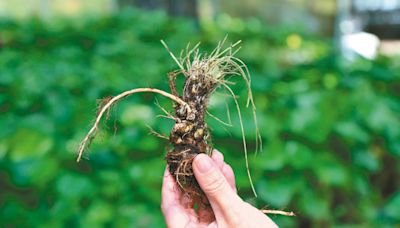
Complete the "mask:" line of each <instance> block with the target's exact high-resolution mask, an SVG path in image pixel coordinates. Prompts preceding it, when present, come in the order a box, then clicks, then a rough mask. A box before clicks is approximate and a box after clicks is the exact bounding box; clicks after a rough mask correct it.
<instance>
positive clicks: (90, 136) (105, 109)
mask: <svg viewBox="0 0 400 228" xmlns="http://www.w3.org/2000/svg"><path fill="white" fill-rule="evenodd" d="M142 92H150V93H158V94H161V95H163V96H164V97H168V98H169V99H171V100H173V101H175V102H176V103H178V104H180V105H183V106H185V107H186V109H187V112H188V113H190V112H192V110H191V109H190V107H189V105H188V104H187V103H186V102H184V101H183V100H182V99H180V98H179V97H177V96H175V95H172V94H170V93H167V92H165V91H162V90H159V89H154V88H138V89H131V90H128V91H125V92H123V93H120V94H118V95H117V96H115V97H113V98H112V99H110V100H108V101H107V103H105V104H104V106H103V107H102V108H101V110H100V111H99V112H98V113H97V116H96V120H95V122H94V124H93V126H92V128H91V129H90V130H89V132H88V133H87V134H86V136H85V138H84V139H83V140H82V142H81V143H80V145H79V149H78V158H77V159H76V161H77V162H79V161H80V160H81V157H82V154H83V151H84V150H85V147H86V145H87V144H88V142H90V141H91V140H92V139H93V137H94V135H95V134H96V132H97V130H98V127H99V123H100V120H101V118H102V117H103V115H104V113H106V112H108V110H109V109H110V108H111V106H112V105H113V104H114V103H115V102H117V101H119V100H120V99H122V98H124V97H127V96H130V95H132V94H134V93H142Z"/></svg>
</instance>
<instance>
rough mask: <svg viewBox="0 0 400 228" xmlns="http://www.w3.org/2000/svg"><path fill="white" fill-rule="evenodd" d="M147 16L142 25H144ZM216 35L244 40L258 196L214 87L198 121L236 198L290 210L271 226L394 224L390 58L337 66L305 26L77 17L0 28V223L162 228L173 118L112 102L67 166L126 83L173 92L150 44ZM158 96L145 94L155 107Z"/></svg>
mask: <svg viewBox="0 0 400 228" xmlns="http://www.w3.org/2000/svg"><path fill="white" fill-rule="evenodd" d="M149 14H150V15H149ZM226 34H229V39H228V40H229V41H231V42H235V41H236V40H239V39H240V40H243V44H242V50H241V51H240V52H239V53H238V56H239V57H240V58H242V59H243V61H244V62H245V63H246V64H247V65H248V67H249V69H250V72H251V75H252V86H253V93H254V97H255V101H256V105H257V107H258V109H257V113H258V119H259V126H260V129H261V134H262V138H263V141H264V147H263V151H261V152H260V153H259V154H258V155H257V156H256V157H255V156H250V165H251V172H252V174H253V176H254V182H255V186H256V189H257V191H258V194H259V197H258V198H254V196H253V195H252V193H251V190H250V188H249V187H250V185H249V182H248V179H247V176H246V170H245V166H244V156H243V151H242V149H241V138H240V128H239V125H238V121H237V113H236V112H235V111H234V109H233V107H234V105H233V101H232V100H231V99H229V98H225V97H224V95H223V94H222V91H221V93H219V94H217V95H216V96H214V97H213V99H212V100H211V102H210V112H211V113H213V114H215V115H216V116H218V117H220V118H222V119H225V120H226V119H227V115H226V104H227V105H228V106H229V107H230V110H231V116H232V120H233V124H234V126H233V127H231V128H229V127H223V126H222V125H220V124H219V123H218V122H217V121H215V120H213V119H212V118H209V125H210V127H211V130H212V135H213V141H214V144H215V147H216V148H217V149H219V150H220V151H222V152H223V153H224V154H225V160H226V161H227V162H228V163H229V164H231V165H232V166H233V169H234V171H235V173H236V181H237V184H238V188H239V194H240V195H241V196H242V197H243V198H245V199H246V200H248V201H249V202H251V203H253V204H254V205H256V206H257V207H259V208H263V207H268V208H272V209H285V210H290V211H294V212H296V213H297V214H298V216H297V217H290V218H289V217H282V216H271V217H272V219H273V220H274V221H276V222H277V223H278V224H279V225H281V226H284V227H286V226H312V227H327V226H333V225H336V226H344V225H350V226H352V225H354V226H357V225H361V226H377V225H379V226H380V227H391V226H395V225H399V223H400V207H399V205H400V192H399V189H400V166H399V157H400V140H399V139H400V119H399V112H400V102H399V95H400V80H399V79H400V61H399V60H400V59H399V58H396V57H393V58H388V57H384V56H380V57H378V58H377V59H376V60H374V61H370V60H365V59H361V58H359V59H357V60H355V61H354V62H349V61H346V60H344V59H342V58H341V57H340V55H338V53H337V50H336V48H335V46H334V45H333V41H332V40H329V39H326V38H321V37H316V36H313V35H310V34H308V33H307V32H306V31H302V29H301V28H288V27H279V26H270V25H266V24H262V23H261V22H260V21H258V20H256V19H249V20H240V19H235V18H230V17H228V16H226V15H225V16H221V17H220V18H219V19H218V20H217V21H216V22H215V23H211V22H208V23H202V24H196V23H194V22H191V21H187V20H183V19H179V18H178V19H172V18H169V17H168V16H166V15H165V14H164V13H160V12H155V13H149V12H146V13H143V12H141V11H137V10H125V11H122V12H121V13H119V14H116V15H110V16H103V17H101V18H98V17H89V16H88V17H86V18H80V19H79V20H78V19H77V20H72V21H71V20H65V19H55V20H52V21H50V22H42V21H41V20H40V19H38V18H31V19H30V20H24V21H15V20H8V19H1V20H0V126H1V128H0V129H1V130H0V207H1V213H0V221H1V223H2V226H5V227H30V226H33V227H61V226H73V227H75V226H87V227H97V226H125V227H126V226H131V227H162V226H164V222H163V218H162V215H161V212H160V207H159V204H160V187H161V180H162V173H163V171H164V168H165V161H164V160H163V156H164V154H165V152H166V150H167V148H168V143H167V142H166V141H163V140H162V139H158V138H156V137H154V136H151V135H149V134H148V129H147V127H146V125H150V126H151V127H152V128H154V129H155V130H157V131H160V132H163V133H164V134H168V132H169V130H170V128H171V127H172V125H173V122H172V121H170V120H167V119H162V118H157V117H156V116H157V115H158V114H161V111H160V109H159V108H158V107H157V106H156V105H155V102H159V103H160V105H161V106H163V107H167V108H169V109H170V108H171V102H170V101H169V100H167V99H164V98H161V97H159V96H154V95H151V94H150V95H145V94H141V95H136V96H133V97H131V98H129V99H127V100H125V101H122V102H120V103H119V104H118V105H117V106H116V107H115V108H114V109H113V111H112V113H111V114H112V115H111V119H110V120H109V121H108V122H107V123H105V124H103V126H102V130H101V133H100V134H99V135H98V138H97V139H96V140H95V141H94V142H93V143H92V147H91V149H90V151H89V154H87V155H86V156H87V157H88V158H89V160H85V161H83V162H81V163H76V162H75V153H76V150H77V146H78V144H79V141H80V140H81V139H82V138H83V136H84V135H85V133H86V132H87V130H88V129H89V125H90V123H92V121H93V119H94V115H95V113H96V100H97V99H99V98H103V97H107V96H111V95H115V94H118V93H120V92H121V91H124V90H127V89H131V88H137V87H155V88H160V89H164V90H166V91H168V90H169V88H168V83H167V76H166V74H167V73H168V72H169V71H171V70H174V69H177V66H176V64H175V63H174V62H173V60H172V59H171V58H170V57H169V55H168V53H167V52H166V50H165V49H164V48H163V47H162V45H161V44H160V42H159V40H160V39H164V40H166V42H167V43H168V44H169V46H170V48H171V49H172V50H173V51H174V52H175V53H177V54H178V53H179V51H180V50H181V49H183V48H185V47H186V44H187V43H188V42H191V43H192V44H195V43H197V42H201V44H202V46H201V48H202V50H204V51H210V50H212V48H213V47H214V46H215V45H216V43H217V42H218V41H219V40H221V39H222V38H223V37H224V36H225V35H226ZM233 80H234V81H236V82H237V83H236V85H235V86H234V90H235V92H236V93H237V94H238V95H239V96H240V98H241V99H240V102H241V106H242V107H243V110H242V112H243V116H244V124H245V127H246V129H247V133H246V135H247V139H248V142H249V145H250V148H251V149H254V133H253V131H254V126H253V125H252V119H251V111H250V110H247V109H245V108H244V107H245V96H246V91H245V87H244V86H243V84H241V82H240V80H239V79H233ZM155 97H156V98H155Z"/></svg>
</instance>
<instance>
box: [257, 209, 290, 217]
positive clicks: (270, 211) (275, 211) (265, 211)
mask: <svg viewBox="0 0 400 228" xmlns="http://www.w3.org/2000/svg"><path fill="white" fill-rule="evenodd" d="M261 212H262V213H264V214H273V215H285V216H296V214H295V213H294V212H293V211H279V210H261Z"/></svg>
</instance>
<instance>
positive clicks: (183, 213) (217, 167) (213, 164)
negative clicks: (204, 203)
mask: <svg viewBox="0 0 400 228" xmlns="http://www.w3.org/2000/svg"><path fill="white" fill-rule="evenodd" d="M193 172H194V174H195V177H196V180H197V182H198V183H199V185H200V187H201V188H202V190H203V191H204V193H205V194H206V196H207V198H208V200H209V202H210V204H211V208H212V210H210V209H206V208H199V209H198V210H197V212H196V211H195V209H194V208H193V202H192V201H191V200H190V199H187V198H185V197H183V196H182V193H181V190H180V189H179V187H178V185H177V183H176V182H175V179H174V178H173V177H172V176H171V174H170V173H169V171H168V169H166V170H165V173H164V180H163V186H162V201H161V209H162V212H163V214H164V217H165V222H166V224H167V226H168V227H174V228H175V227H277V225H276V224H275V223H274V222H273V221H272V220H271V219H270V218H269V217H268V216H266V215H264V214H263V213H262V212H261V211H259V210H258V209H257V208H255V207H253V206H251V205H250V204H248V203H246V202H244V201H243V200H242V199H241V198H240V197H239V196H238V195H237V193H236V186H235V176H234V173H233V170H232V168H231V167H230V166H229V165H228V164H226V163H225V162H224V157H223V155H222V154H221V153H220V152H218V151H216V150H214V151H213V153H212V156H211V158H210V157H209V156H207V155H205V154H199V155H197V156H196V158H195V159H194V160H193Z"/></svg>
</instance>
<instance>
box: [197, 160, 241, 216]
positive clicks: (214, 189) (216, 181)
mask: <svg viewBox="0 0 400 228" xmlns="http://www.w3.org/2000/svg"><path fill="white" fill-rule="evenodd" d="M193 172H194V175H195V177H196V180H197V182H198V183H199V185H200V187H201V189H202V190H203V191H204V193H205V194H206V196H207V198H208V200H209V201H210V204H211V206H212V207H213V209H214V210H215V209H217V208H218V209H224V208H227V207H232V205H235V204H236V203H237V202H238V201H240V200H241V199H240V198H239V196H237V195H236V193H235V192H234V191H233V190H232V188H231V187H230V185H229V183H228V181H227V180H226V179H225V177H224V175H223V174H222V172H221V171H220V170H219V169H218V167H217V165H216V164H215V163H214V162H213V161H212V159H211V158H210V157H209V156H207V155H205V154H199V155H197V156H196V157H195V158H194V160H193Z"/></svg>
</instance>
